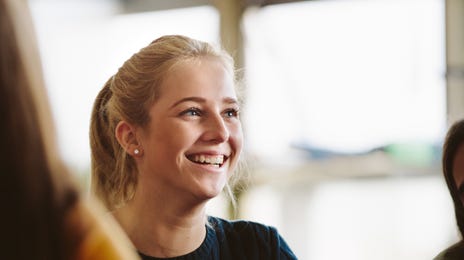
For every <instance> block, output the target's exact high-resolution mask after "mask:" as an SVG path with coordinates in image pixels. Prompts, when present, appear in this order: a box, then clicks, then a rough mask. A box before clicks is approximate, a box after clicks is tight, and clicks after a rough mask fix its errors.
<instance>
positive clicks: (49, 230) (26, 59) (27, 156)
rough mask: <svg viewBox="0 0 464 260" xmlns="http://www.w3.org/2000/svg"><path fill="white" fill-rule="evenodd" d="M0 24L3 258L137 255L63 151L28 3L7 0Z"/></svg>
mask: <svg viewBox="0 0 464 260" xmlns="http://www.w3.org/2000/svg"><path fill="white" fill-rule="evenodd" d="M0 25H1V26H0V39H1V44H0V122H1V123H2V127H1V128H0V135H1V138H0V158H1V163H0V173H1V175H2V181H1V182H0V192H1V196H0V203H1V205H2V213H1V214H0V225H1V228H0V230H1V232H2V239H1V241H0V252H1V255H2V257H1V258H2V259H18V260H19V259H49V260H53V259H56V260H61V259H108V260H109V259H111V260H113V259H124V260H126V259H137V258H138V256H137V254H136V252H135V250H133V248H132V247H131V245H130V241H129V240H128V239H127V238H126V237H125V235H124V233H123V231H122V230H120V227H119V226H118V225H117V224H116V222H115V221H114V220H112V218H109V216H108V217H107V216H105V215H103V212H104V211H103V210H102V209H101V206H98V204H92V205H90V202H88V201H84V200H83V198H82V196H81V193H80V191H79V189H78V186H77V185H76V183H74V181H73V180H72V177H71V174H70V173H69V172H68V169H67V168H66V166H65V165H64V164H63V162H62V161H61V159H60V156H59V154H58V153H57V151H58V147H57V145H56V142H55V140H54V136H55V135H54V129H53V123H52V119H51V117H50V114H51V113H50V109H49V105H48V100H47V96H46V91H45V87H44V82H43V78H42V72H41V69H40V68H41V67H40V61H39V55H38V51H37V47H36V46H37V45H36V42H35V37H34V34H33V26H32V22H31V17H30V13H29V9H28V6H27V2H26V1H23V0H0ZM99 212H100V213H99Z"/></svg>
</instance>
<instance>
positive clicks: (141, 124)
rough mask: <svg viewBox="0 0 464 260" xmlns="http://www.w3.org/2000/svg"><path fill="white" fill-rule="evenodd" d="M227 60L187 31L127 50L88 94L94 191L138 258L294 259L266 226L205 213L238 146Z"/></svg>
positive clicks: (232, 73) (230, 64)
mask: <svg viewBox="0 0 464 260" xmlns="http://www.w3.org/2000/svg"><path fill="white" fill-rule="evenodd" d="M235 81H236V80H235V71H234V65H233V60H232V59H231V57H230V56H229V55H228V54H227V53H226V52H225V51H223V50H222V49H220V48H215V47H213V46H212V45H210V44H208V43H205V42H201V41H197V40H194V39H191V38H188V37H184V36H179V35H173V36H163V37H161V38H159V39H157V40H155V41H153V42H152V43H151V44H150V45H148V46H147V47H145V48H143V49H141V50H140V51H139V52H138V53H136V54H134V55H133V56H132V57H131V58H130V59H129V60H128V61H126V62H125V63H124V65H123V66H122V67H121V68H120V69H119V71H118V72H117V73H116V74H115V75H114V76H112V77H111V78H110V79H109V80H108V82H107V83H106V85H105V86H104V87H103V89H102V90H101V92H100V93H99V95H98V96H97V98H96V101H95V105H94V109H93V113H92V121H91V135H90V139H91V150H92V183H93V190H94V192H95V193H96V195H97V196H98V197H99V198H101V199H102V200H103V202H104V203H105V204H106V206H107V207H108V209H109V210H110V211H112V214H113V215H114V216H115V217H116V219H117V220H118V221H119V223H120V224H121V226H122V227H123V229H125V231H126V232H127V234H128V235H129V237H130V238H131V240H132V242H133V243H134V245H135V246H136V248H137V249H138V251H139V254H140V255H141V256H142V258H144V259H157V258H167V257H179V258H176V259H206V258H207V259H296V257H295V255H294V254H293V253H292V251H291V250H290V248H289V247H288V245H287V244H286V243H285V241H284V240H283V239H282V238H281V236H280V235H279V233H278V232H277V231H276V229H275V228H273V227H269V226H265V225H262V224H258V223H253V222H248V221H228V220H224V219H220V218H216V217H211V216H210V217H208V216H207V215H206V213H205V206H206V203H207V202H208V201H209V200H210V199H212V198H214V197H216V196H218V195H219V193H220V192H221V191H222V190H223V189H224V188H225V187H227V183H228V181H229V179H230V177H231V176H233V175H234V174H233V173H234V171H235V169H236V167H237V164H238V162H239V158H240V154H241V150H242V145H243V144H242V142H243V136H242V128H241V122H240V119H239V110H240V105H239V104H240V102H239V98H238V97H237V94H236V90H235V85H236V82H235Z"/></svg>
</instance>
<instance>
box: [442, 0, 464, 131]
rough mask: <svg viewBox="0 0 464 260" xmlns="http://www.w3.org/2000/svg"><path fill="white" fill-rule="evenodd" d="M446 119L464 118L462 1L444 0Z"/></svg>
mask: <svg viewBox="0 0 464 260" xmlns="http://www.w3.org/2000/svg"><path fill="white" fill-rule="evenodd" d="M445 15H446V20H445V26H446V30H445V31H446V70H447V71H446V90H447V116H448V117H447V119H448V124H451V123H452V122H454V121H455V120H457V119H462V118H464V1H462V0H446V1H445Z"/></svg>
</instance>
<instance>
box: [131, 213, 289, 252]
mask: <svg viewBox="0 0 464 260" xmlns="http://www.w3.org/2000/svg"><path fill="white" fill-rule="evenodd" d="M208 221H209V225H207V227H206V230H207V233H206V238H205V240H204V241H203V243H202V244H201V245H200V247H199V248H197V249H196V250H195V251H193V252H191V253H189V254H187V255H183V256H179V257H173V258H161V259H176V260H194V259H234V260H235V259H266V260H269V259H297V258H296V256H295V255H294V254H293V252H292V250H290V248H289V247H288V245H287V243H286V242H285V241H284V239H283V238H282V237H281V236H280V235H279V233H278V232H277V230H276V229H275V228H273V227H269V226H265V225H262V224H259V223H255V222H250V221H242V220H240V221H227V220H224V219H221V218H216V217H209V218H208ZM139 254H140V256H141V257H142V259H143V260H155V259H160V258H156V257H150V256H146V255H144V254H142V253H139Z"/></svg>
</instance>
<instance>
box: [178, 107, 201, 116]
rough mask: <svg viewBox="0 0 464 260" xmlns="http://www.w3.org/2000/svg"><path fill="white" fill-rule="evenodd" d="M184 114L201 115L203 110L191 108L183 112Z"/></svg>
mask: <svg viewBox="0 0 464 260" xmlns="http://www.w3.org/2000/svg"><path fill="white" fill-rule="evenodd" d="M181 115H182V116H200V115H201V111H200V110H199V109H198V108H194V107H192V108H189V109H187V110H185V111H183V112H182V113H181Z"/></svg>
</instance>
